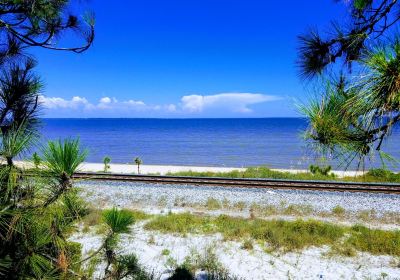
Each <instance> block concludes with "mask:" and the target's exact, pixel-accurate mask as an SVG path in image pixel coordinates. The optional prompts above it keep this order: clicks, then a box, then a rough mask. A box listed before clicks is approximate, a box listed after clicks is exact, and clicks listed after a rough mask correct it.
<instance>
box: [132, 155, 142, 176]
mask: <svg viewBox="0 0 400 280" xmlns="http://www.w3.org/2000/svg"><path fill="white" fill-rule="evenodd" d="M134 162H135V164H136V165H137V174H140V165H141V164H142V163H143V161H142V159H141V158H140V157H136V158H135V159H134Z"/></svg>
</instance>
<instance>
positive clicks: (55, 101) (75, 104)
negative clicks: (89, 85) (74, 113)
mask: <svg viewBox="0 0 400 280" xmlns="http://www.w3.org/2000/svg"><path fill="white" fill-rule="evenodd" d="M39 101H40V102H41V103H42V104H43V106H44V107H46V108H49V109H57V108H70V109H77V108H79V107H82V106H83V107H84V106H86V105H88V104H89V102H88V101H87V99H86V98H84V97H79V96H74V97H72V99H71V100H65V99H63V98H60V97H44V96H40V98H39Z"/></svg>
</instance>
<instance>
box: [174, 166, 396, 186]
mask: <svg viewBox="0 0 400 280" xmlns="http://www.w3.org/2000/svg"><path fill="white" fill-rule="evenodd" d="M167 175H170V176H189V177H224V178H268V179H287V180H322V181H348V182H388V183H400V174H397V173H394V172H392V171H389V170H384V169H371V170H369V171H368V172H366V174H364V175H360V176H346V177H343V178H338V177H337V176H333V175H324V174H320V173H315V174H313V173H311V172H302V173H291V172H287V171H276V170H271V169H269V168H267V167H249V168H246V170H244V171H240V170H233V171H230V172H212V171H206V172H198V171H179V172H169V173H167Z"/></svg>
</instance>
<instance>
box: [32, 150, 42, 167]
mask: <svg viewBox="0 0 400 280" xmlns="http://www.w3.org/2000/svg"><path fill="white" fill-rule="evenodd" d="M32 161H33V165H34V166H35V168H36V169H38V168H39V167H40V164H41V163H42V159H41V158H40V156H39V154H38V153H37V152H34V153H33V155H32Z"/></svg>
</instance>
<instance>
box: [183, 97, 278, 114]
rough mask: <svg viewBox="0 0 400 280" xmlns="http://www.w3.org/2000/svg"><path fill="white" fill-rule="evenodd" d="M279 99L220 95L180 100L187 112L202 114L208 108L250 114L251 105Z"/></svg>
mask: <svg viewBox="0 0 400 280" xmlns="http://www.w3.org/2000/svg"><path fill="white" fill-rule="evenodd" d="M278 99H280V98H279V97H277V96H272V95H265V94H259V93H220V94H215V95H196V94H194V95H186V96H183V97H182V99H181V102H182V108H183V109H184V110H186V111H189V112H193V113H195V112H203V111H204V110H206V109H210V108H224V109H228V110H230V111H232V112H238V113H250V112H252V110H251V109H250V108H249V107H248V106H249V105H252V104H257V103H263V102H267V101H274V100H278Z"/></svg>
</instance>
